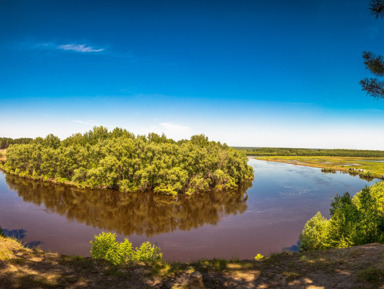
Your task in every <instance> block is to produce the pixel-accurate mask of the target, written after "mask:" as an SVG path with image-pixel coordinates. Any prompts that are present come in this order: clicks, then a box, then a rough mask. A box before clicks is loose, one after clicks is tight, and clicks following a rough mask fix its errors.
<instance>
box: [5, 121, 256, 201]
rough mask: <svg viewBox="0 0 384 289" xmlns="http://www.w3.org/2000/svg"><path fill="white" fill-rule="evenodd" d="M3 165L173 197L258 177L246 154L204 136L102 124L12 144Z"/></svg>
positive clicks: (66, 179)
mask: <svg viewBox="0 0 384 289" xmlns="http://www.w3.org/2000/svg"><path fill="white" fill-rule="evenodd" d="M3 168H4V169H5V170H6V171H7V172H10V173H12V174H16V175H19V176H22V177H31V178H34V179H43V180H55V181H56V182H59V183H71V184H74V185H76V186H78V187H87V188H111V189H119V190H120V191H123V192H129V191H147V190H153V191H154V192H155V193H161V194H171V195H175V194H177V193H186V194H193V193H196V192H200V191H207V190H209V189H211V188H215V189H219V190H221V189H233V188H236V187H237V186H238V185H239V184H241V183H243V182H245V181H246V180H250V179H252V178H253V170H252V167H250V166H248V165H247V157H246V155H245V154H244V153H243V152H240V151H237V150H235V149H232V148H229V147H228V146H227V145H226V144H224V145H223V144H220V143H219V142H214V141H209V140H208V138H207V137H206V136H204V135H195V136H192V137H191V139H190V140H181V141H178V142H175V141H174V140H172V139H168V138H166V137H165V135H162V136H159V135H157V134H155V133H150V134H148V136H135V135H133V134H132V133H130V132H128V131H126V130H123V129H120V128H116V129H114V130H113V131H110V132H109V131H108V130H107V129H106V128H104V127H102V126H101V127H95V128H94V129H93V130H91V131H89V132H87V133H85V134H75V135H72V136H71V137H69V138H67V139H65V140H63V141H60V139H59V138H58V137H56V136H54V135H48V136H47V137H46V138H44V139H43V138H36V139H35V140H33V142H31V143H29V144H19V145H12V146H10V147H9V148H8V149H7V154H6V162H5V165H4V166H3Z"/></svg>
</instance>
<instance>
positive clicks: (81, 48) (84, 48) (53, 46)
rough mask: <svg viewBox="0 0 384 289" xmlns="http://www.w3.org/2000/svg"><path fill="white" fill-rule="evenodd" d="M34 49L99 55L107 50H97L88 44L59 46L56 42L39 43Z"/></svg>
mask: <svg viewBox="0 0 384 289" xmlns="http://www.w3.org/2000/svg"><path fill="white" fill-rule="evenodd" d="M32 48H33V49H42V50H63V51H72V52H80V53H97V52H103V51H105V50H106V49H105V48H95V47H93V46H90V45H87V44H77V43H70V44H57V43H54V42H42V43H37V44H34V45H33V46H32Z"/></svg>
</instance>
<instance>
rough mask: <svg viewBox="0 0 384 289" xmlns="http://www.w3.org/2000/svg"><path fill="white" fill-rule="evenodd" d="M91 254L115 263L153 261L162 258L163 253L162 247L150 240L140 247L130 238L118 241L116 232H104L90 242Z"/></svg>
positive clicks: (93, 256)
mask: <svg viewBox="0 0 384 289" xmlns="http://www.w3.org/2000/svg"><path fill="white" fill-rule="evenodd" d="M90 243H91V244H92V247H91V256H92V258H96V259H104V260H107V261H109V262H111V263H112V264H114V265H119V264H123V263H126V262H128V261H145V262H153V261H160V260H162V256H163V254H162V253H161V252H160V248H158V247H156V246H155V245H151V243H150V242H145V243H143V244H141V246H140V247H139V248H133V247H132V243H131V242H129V240H128V239H124V241H123V242H118V241H116V234H112V233H104V232H102V233H101V234H99V235H98V236H95V240H94V241H91V242H90Z"/></svg>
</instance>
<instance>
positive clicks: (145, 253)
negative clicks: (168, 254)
mask: <svg viewBox="0 0 384 289" xmlns="http://www.w3.org/2000/svg"><path fill="white" fill-rule="evenodd" d="M133 258H134V260H136V261H149V262H151V261H160V260H161V259H162V258H163V254H162V253H160V248H159V247H156V246H155V245H151V243H150V242H145V243H143V244H141V246H140V247H139V248H136V250H135V252H134V256H133Z"/></svg>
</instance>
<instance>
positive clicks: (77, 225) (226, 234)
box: [0, 160, 374, 261]
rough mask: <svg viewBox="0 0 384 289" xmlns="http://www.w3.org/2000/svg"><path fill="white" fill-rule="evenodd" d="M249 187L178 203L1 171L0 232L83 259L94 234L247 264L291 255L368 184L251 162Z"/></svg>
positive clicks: (171, 255)
mask: <svg viewBox="0 0 384 289" xmlns="http://www.w3.org/2000/svg"><path fill="white" fill-rule="evenodd" d="M249 164H250V165H252V166H253V167H254V171H255V180H254V181H253V182H252V187H250V188H248V189H247V188H242V189H241V190H239V191H236V192H229V193H216V194H213V193H209V194H202V195H195V196H191V197H188V198H186V197H183V196H181V197H179V198H178V199H177V200H175V199H172V198H168V197H164V196H157V195H153V194H151V193H142V194H121V193H119V192H115V191H94V190H79V189H76V188H73V187H68V186H61V185H53V184H48V183H42V182H34V181H29V180H25V179H21V178H18V177H13V176H10V175H5V174H3V173H0V226H1V227H3V228H4V229H5V231H6V233H7V234H8V235H12V236H16V237H18V238H20V239H22V241H23V242H25V243H28V244H29V245H30V246H40V247H41V248H42V249H44V250H48V251H55V252H59V253H62V254H68V255H76V254H80V255H84V256H89V250H90V244H89V241H90V240H92V239H93V237H94V235H95V234H99V233H100V232H102V231H105V232H106V231H112V232H116V233H117V234H118V238H119V240H122V239H123V238H124V237H128V238H129V240H130V241H131V242H132V243H133V245H134V246H138V245H140V243H142V242H145V241H147V240H149V241H150V242H151V243H154V244H156V245H157V246H159V247H160V248H161V250H162V252H163V253H164V258H165V259H166V260H168V261H187V260H196V259H201V258H213V257H217V258H232V257H236V258H240V259H245V258H252V257H253V256H255V255H256V254H257V253H261V254H264V255H267V254H269V253H271V252H278V251H281V250H282V249H287V250H295V248H296V246H297V242H298V235H299V234H300V232H301V230H302V228H303V226H304V224H305V222H306V221H307V220H308V219H309V218H311V217H312V216H313V215H314V214H315V213H316V212H317V211H320V212H321V213H322V214H323V215H325V216H327V217H328V216H329V211H328V210H329V204H330V201H331V198H332V197H334V195H335V194H336V193H339V194H343V193H344V192H347V191H348V192H349V193H351V194H355V193H356V192H358V191H360V190H361V189H362V188H363V187H364V186H367V185H370V184H372V183H374V182H370V183H368V182H367V181H364V180H362V179H359V178H358V177H354V176H350V175H348V174H341V173H337V174H323V173H321V172H320V169H318V168H310V167H300V166H294V165H289V164H282V163H275V162H266V161H259V160H250V161H249Z"/></svg>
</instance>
